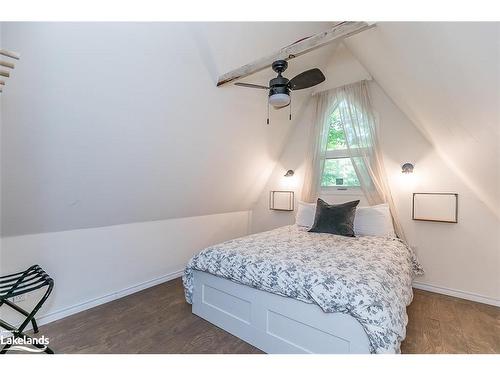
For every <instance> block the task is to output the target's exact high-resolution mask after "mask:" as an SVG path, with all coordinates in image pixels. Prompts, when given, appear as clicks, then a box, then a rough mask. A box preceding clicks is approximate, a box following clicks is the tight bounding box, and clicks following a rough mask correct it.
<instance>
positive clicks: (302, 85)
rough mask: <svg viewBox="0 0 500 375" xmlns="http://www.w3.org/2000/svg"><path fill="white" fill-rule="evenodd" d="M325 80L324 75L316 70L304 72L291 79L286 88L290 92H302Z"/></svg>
mask: <svg viewBox="0 0 500 375" xmlns="http://www.w3.org/2000/svg"><path fill="white" fill-rule="evenodd" d="M324 80H325V76H324V74H323V73H322V72H321V70H319V69H318V68H314V69H310V70H306V71H305V72H302V73H300V74H298V75H296V76H295V77H293V78H292V79H291V80H290V82H289V83H288V86H289V87H290V89H291V90H302V89H307V88H309V87H313V86H316V85H317V84H319V83H321V82H323V81H324Z"/></svg>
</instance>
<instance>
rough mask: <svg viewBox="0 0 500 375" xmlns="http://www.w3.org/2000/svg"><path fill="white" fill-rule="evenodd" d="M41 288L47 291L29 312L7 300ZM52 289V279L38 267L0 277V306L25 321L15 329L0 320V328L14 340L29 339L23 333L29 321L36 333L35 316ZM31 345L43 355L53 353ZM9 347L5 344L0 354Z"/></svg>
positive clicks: (39, 345) (40, 346)
mask: <svg viewBox="0 0 500 375" xmlns="http://www.w3.org/2000/svg"><path fill="white" fill-rule="evenodd" d="M43 287H47V290H46V291H45V294H44V295H43V297H42V298H41V299H40V301H38V303H37V304H36V306H35V308H34V309H33V310H32V311H31V312H28V311H26V310H24V309H23V308H21V307H19V306H17V305H16V304H14V303H13V302H12V301H11V300H9V298H12V297H15V296H20V295H22V294H25V293H29V292H32V291H34V290H37V289H40V288H43ZM53 287H54V280H52V278H51V277H50V276H49V275H48V274H47V273H46V272H45V271H44V270H43V269H42V268H41V267H40V266H38V265H34V266H31V267H30V268H28V269H27V270H26V271H22V272H17V273H13V274H10V275H7V276H0V306H2V305H3V304H5V305H7V306H9V307H11V308H13V309H14V310H16V311H17V312H18V313H20V314H22V315H24V316H25V317H26V319H25V320H24V321H23V322H22V323H21V325H20V326H19V327H17V328H16V327H14V326H13V325H11V324H9V323H7V322H6V321H4V320H2V319H0V327H2V328H5V329H7V330H9V331H10V332H12V334H13V336H14V338H18V337H24V338H30V337H29V336H28V335H27V334H25V333H24V332H23V331H24V329H25V328H26V326H27V325H28V324H29V322H30V321H31V324H32V325H33V332H34V333H38V325H37V324H36V320H35V314H36V313H37V312H38V310H40V307H42V305H43V304H44V302H45V301H46V300H47V298H48V297H49V294H50V293H51V292H52V288H53ZM33 345H34V346H35V347H37V348H39V349H43V350H42V351H43V352H45V353H48V354H53V353H54V352H53V351H52V349H50V348H49V347H48V346H46V345H41V344H33ZM11 346H12V345H11V344H5V345H4V346H3V347H0V354H5V353H6V352H7V351H8V350H9V348H10V347H11Z"/></svg>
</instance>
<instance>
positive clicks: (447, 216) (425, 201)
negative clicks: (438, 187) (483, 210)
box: [412, 193, 458, 223]
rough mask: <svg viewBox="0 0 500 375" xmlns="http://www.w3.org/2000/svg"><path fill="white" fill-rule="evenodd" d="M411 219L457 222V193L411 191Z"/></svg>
mask: <svg viewBox="0 0 500 375" xmlns="http://www.w3.org/2000/svg"><path fill="white" fill-rule="evenodd" d="M412 219H413V220H420V221H436V222H441V223H458V194H456V193H413V204H412Z"/></svg>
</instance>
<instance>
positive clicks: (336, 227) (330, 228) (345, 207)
mask: <svg viewBox="0 0 500 375" xmlns="http://www.w3.org/2000/svg"><path fill="white" fill-rule="evenodd" d="M358 204H359V200H357V201H352V202H346V203H342V204H328V203H326V202H325V201H324V200H323V199H320V198H318V203H317V204H316V215H315V216H314V224H313V226H312V228H311V229H309V232H316V233H331V234H338V235H341V236H347V237H354V216H355V215H356V206H357V205H358Z"/></svg>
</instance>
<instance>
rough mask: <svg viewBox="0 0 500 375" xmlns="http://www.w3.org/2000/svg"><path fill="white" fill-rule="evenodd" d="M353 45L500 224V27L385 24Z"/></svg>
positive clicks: (352, 41) (357, 38)
mask: <svg viewBox="0 0 500 375" xmlns="http://www.w3.org/2000/svg"><path fill="white" fill-rule="evenodd" d="M346 45H347V46H348V48H349V49H350V50H351V52H352V53H353V54H354V55H355V56H356V58H357V59H358V60H359V61H360V62H361V63H362V64H363V65H364V67H365V68H366V69H367V70H368V72H369V73H370V74H371V75H372V76H373V77H374V79H375V80H376V81H377V82H378V83H379V84H380V86H381V87H382V88H383V89H384V91H385V92H386V93H387V94H388V95H389V96H390V97H391V98H392V99H393V100H394V102H395V103H396V104H397V105H398V106H399V107H400V108H401V110H402V111H403V112H404V113H405V114H406V115H407V116H408V117H409V118H410V119H411V120H412V121H413V122H414V123H415V124H416V125H417V126H418V127H419V128H420V130H421V131H422V132H423V134H424V135H425V136H426V137H427V138H428V140H429V141H430V142H431V143H432V144H433V145H434V147H435V148H436V150H437V151H438V152H439V153H440V154H441V156H442V157H443V159H444V160H445V161H446V162H447V165H448V166H449V167H450V168H452V169H453V170H454V172H455V173H456V174H457V175H458V176H460V178H461V179H462V180H463V182H464V183H465V184H466V185H468V186H469V187H470V188H471V189H472V190H473V191H475V193H476V194H477V196H478V198H479V199H480V200H482V201H483V202H484V203H485V204H486V205H487V206H488V207H489V208H490V209H491V210H492V211H493V212H494V213H495V214H496V215H497V217H498V216H500V151H499V149H500V147H499V145H500V24H499V23H451V22H443V23H427V22H425V23H378V24H377V27H376V28H374V29H372V30H369V31H366V32H363V33H361V34H358V35H356V36H354V37H352V38H349V39H348V40H347V41H346ZM417 168H418V166H417Z"/></svg>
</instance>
